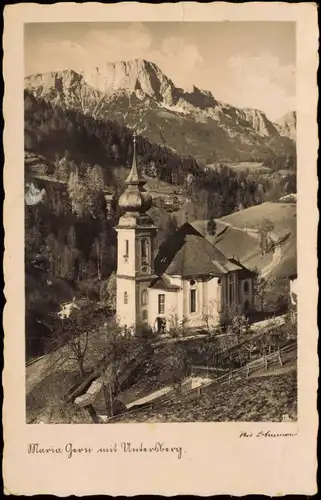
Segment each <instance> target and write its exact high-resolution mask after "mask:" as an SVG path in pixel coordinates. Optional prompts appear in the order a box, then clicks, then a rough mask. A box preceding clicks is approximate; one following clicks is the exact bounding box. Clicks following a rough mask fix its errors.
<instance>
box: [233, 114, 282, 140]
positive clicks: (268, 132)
mask: <svg viewBox="0 0 321 500" xmlns="http://www.w3.org/2000/svg"><path fill="white" fill-rule="evenodd" d="M242 111H243V113H244V114H245V117H246V120H247V121H248V122H249V123H250V124H251V126H252V127H253V129H254V130H255V132H257V134H259V135H260V136H261V137H269V136H275V135H277V133H278V132H277V129H276V127H275V126H274V125H273V123H272V122H270V120H268V118H267V117H266V115H265V113H263V111H260V110H259V109H252V108H244V109H243V110H242Z"/></svg>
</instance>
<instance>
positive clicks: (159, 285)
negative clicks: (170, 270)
mask: <svg viewBox="0 0 321 500" xmlns="http://www.w3.org/2000/svg"><path fill="white" fill-rule="evenodd" d="M149 288H156V289H157V290H169V291H173V292H175V291H177V290H180V287H179V286H178V285H173V284H172V283H171V282H170V280H169V279H168V277H167V276H161V277H160V278H156V279H155V280H153V281H152V282H151V284H150V285H149Z"/></svg>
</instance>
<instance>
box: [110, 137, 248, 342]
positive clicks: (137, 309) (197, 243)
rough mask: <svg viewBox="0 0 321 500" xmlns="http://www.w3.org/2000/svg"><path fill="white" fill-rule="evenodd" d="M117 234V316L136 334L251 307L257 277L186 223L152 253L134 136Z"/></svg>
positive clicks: (147, 200) (220, 318) (206, 321)
mask: <svg viewBox="0 0 321 500" xmlns="http://www.w3.org/2000/svg"><path fill="white" fill-rule="evenodd" d="M133 141H134V153H133V162H132V167H131V171H130V173H129V176H128V178H127V179H126V181H125V184H126V189H125V191H124V192H123V193H122V195H121V196H120V198H119V202H118V203H119V206H120V207H121V208H122V210H123V211H124V215H122V216H121V217H120V219H119V223H118V225H117V227H116V228H115V229H116V231H117V274H116V287H117V295H116V301H117V302H116V315H117V321H118V323H119V325H120V326H121V327H123V328H125V329H126V330H129V331H131V330H132V331H134V329H135V327H136V326H137V325H146V327H149V328H151V329H152V330H153V331H154V332H159V333H164V332H167V331H170V330H171V328H173V326H174V325H175V326H177V325H182V324H184V327H185V328H188V329H189V328H191V329H208V328H215V327H216V326H219V325H221V324H224V323H226V322H227V321H228V320H229V319H231V318H232V317H233V316H235V315H239V314H247V313H248V312H250V311H251V310H252V308H253V284H254V283H253V282H254V277H255V273H254V272H252V271H250V270H249V269H247V268H245V267H244V266H243V265H241V264H240V263H239V262H237V261H236V260H234V259H230V258H227V257H225V256H224V255H223V254H222V253H221V252H220V251H219V250H218V249H217V248H216V247H215V246H214V245H212V244H211V243H210V242H209V241H208V240H207V239H206V238H205V237H204V236H203V235H202V234H201V233H199V232H198V231H197V230H196V229H195V228H194V227H193V226H191V225H190V224H189V223H188V222H185V223H184V224H183V225H182V226H181V227H180V228H179V229H178V230H177V231H176V232H175V233H174V234H173V235H171V236H170V237H169V238H168V239H167V240H166V241H165V242H164V243H163V244H162V245H161V246H160V248H159V249H158V253H157V255H156V258H154V254H155V235H156V232H157V227H156V226H155V225H154V223H153V220H152V219H151V217H150V216H149V215H148V213H147V212H148V210H149V209H150V208H151V206H152V198H151V196H150V194H149V193H148V192H147V191H146V190H145V189H144V186H145V184H146V179H144V177H143V176H142V175H141V173H140V172H139V169H138V167H137V160H136V138H135V135H134V138H133Z"/></svg>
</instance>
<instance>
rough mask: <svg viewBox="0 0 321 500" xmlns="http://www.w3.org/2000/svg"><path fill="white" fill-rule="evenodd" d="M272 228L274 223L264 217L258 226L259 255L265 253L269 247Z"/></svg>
mask: <svg viewBox="0 0 321 500" xmlns="http://www.w3.org/2000/svg"><path fill="white" fill-rule="evenodd" d="M273 229H274V224H273V222H272V221H271V220H270V219H264V220H263V221H262V223H261V224H260V226H259V227H258V233H259V238H260V239H259V243H260V249H261V255H262V256H263V255H265V254H266V253H267V252H269V251H270V249H271V233H272V231H273Z"/></svg>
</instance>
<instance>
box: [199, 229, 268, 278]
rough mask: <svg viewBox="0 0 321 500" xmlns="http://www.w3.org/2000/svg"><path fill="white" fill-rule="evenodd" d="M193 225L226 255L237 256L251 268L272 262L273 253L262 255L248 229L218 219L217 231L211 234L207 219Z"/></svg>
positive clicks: (257, 267)
mask: <svg viewBox="0 0 321 500" xmlns="http://www.w3.org/2000/svg"><path fill="white" fill-rule="evenodd" d="M192 225H193V226H194V227H195V229H197V230H198V231H199V232H200V233H201V234H204V236H206V238H207V239H208V240H209V241H210V242H211V243H212V244H213V245H215V246H216V247H217V248H218V249H219V250H220V252H222V253H223V254H224V255H225V256H226V257H228V258H235V259H236V260H238V261H239V262H241V264H243V265H245V266H247V267H249V268H250V269H254V268H256V269H258V270H260V269H262V268H263V267H265V266H267V265H268V264H269V263H270V262H271V259H272V253H268V254H266V255H264V256H262V255H261V250H260V247H259V244H258V240H257V239H256V238H255V237H254V236H253V235H251V234H250V233H247V232H246V231H242V230H239V229H236V228H234V227H229V226H226V225H225V224H224V222H222V221H221V220H218V221H217V232H216V234H215V235H214V236H211V235H209V234H208V233H206V227H207V221H194V222H192Z"/></svg>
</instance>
